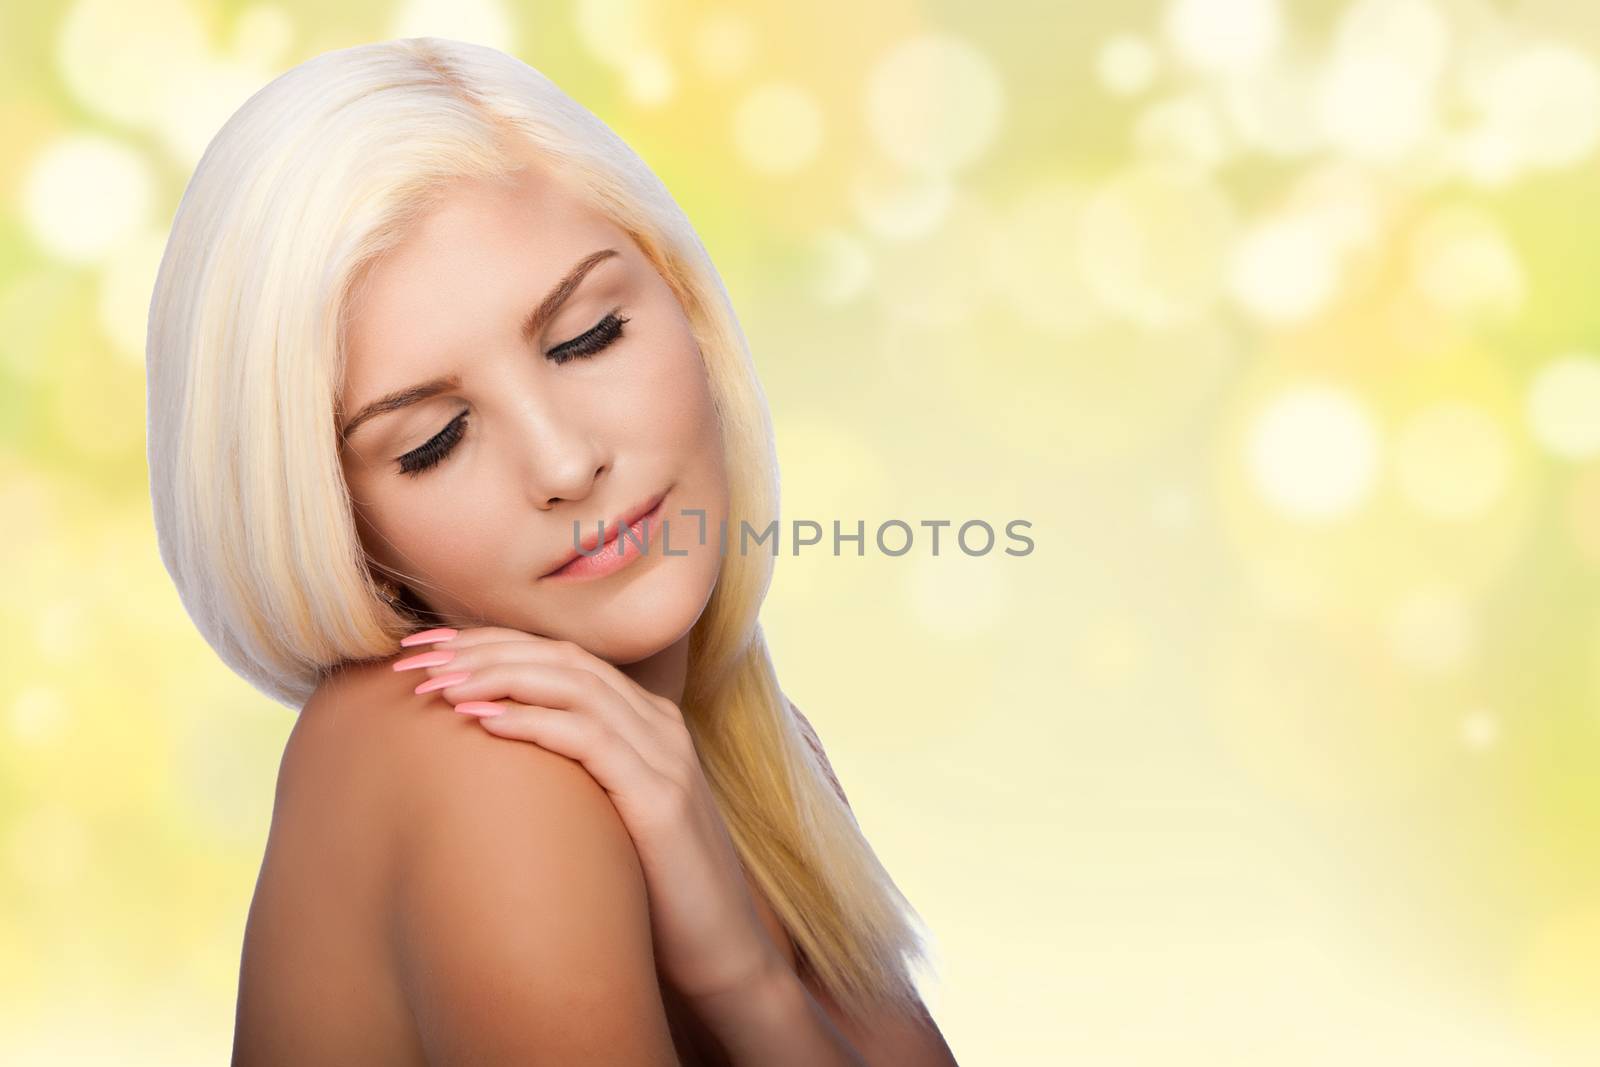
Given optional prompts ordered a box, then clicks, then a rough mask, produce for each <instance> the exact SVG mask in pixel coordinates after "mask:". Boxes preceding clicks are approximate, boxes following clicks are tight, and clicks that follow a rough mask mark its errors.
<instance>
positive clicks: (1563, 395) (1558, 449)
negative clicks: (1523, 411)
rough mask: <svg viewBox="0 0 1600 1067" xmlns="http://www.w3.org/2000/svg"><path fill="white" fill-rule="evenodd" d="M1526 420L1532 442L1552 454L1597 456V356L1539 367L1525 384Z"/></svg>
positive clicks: (1565, 357) (1599, 451)
mask: <svg viewBox="0 0 1600 1067" xmlns="http://www.w3.org/2000/svg"><path fill="white" fill-rule="evenodd" d="M1527 417H1528V428H1529V430H1531V431H1532V433H1533V436H1534V439H1535V440H1536V441H1538V442H1539V444H1541V445H1543V446H1544V447H1545V449H1546V450H1548V451H1549V452H1550V453H1551V454H1552V455H1555V456H1559V457H1561V458H1562V459H1588V458H1589V457H1591V456H1595V455H1600V357H1596V356H1594V355H1592V354H1590V353H1587V352H1574V353H1569V354H1567V355H1563V356H1558V357H1556V358H1555V359H1552V360H1550V361H1549V362H1547V363H1546V364H1544V366H1542V367H1540V368H1539V370H1538V372H1537V373H1535V374H1534V376H1533V380H1532V381H1531V382H1530V383H1529V385H1528V397H1527Z"/></svg>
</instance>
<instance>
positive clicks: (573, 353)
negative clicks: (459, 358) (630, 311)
mask: <svg viewBox="0 0 1600 1067" xmlns="http://www.w3.org/2000/svg"><path fill="white" fill-rule="evenodd" d="M619 310H621V309H619V308H613V309H612V310H610V311H608V312H606V314H605V317H604V318H602V319H601V320H600V321H599V322H597V323H595V325H594V326H593V327H591V328H590V329H589V330H587V331H585V332H584V333H581V334H579V335H578V336H577V337H574V338H573V339H572V340H570V341H563V342H561V343H560V344H558V345H556V346H555V347H553V348H551V349H550V350H549V351H547V352H546V353H545V358H546V359H548V360H550V361H551V362H552V363H555V364H556V365H557V366H559V365H561V364H563V363H567V362H569V361H570V360H574V359H587V358H589V357H590V356H593V355H596V354H597V353H599V352H601V351H603V350H604V349H606V348H609V347H610V346H611V345H612V344H614V343H615V342H616V341H617V339H618V338H620V337H621V336H622V324H623V323H625V322H627V321H628V320H627V319H625V318H619V317H618V316H617V311H619ZM466 427H467V413H466V412H465V411H463V412H462V413H461V414H459V415H457V416H456V417H455V418H453V419H451V420H450V422H449V423H447V424H446V425H445V428H444V429H442V430H440V431H439V432H438V433H437V434H435V435H434V436H433V437H432V438H430V439H429V440H428V441H427V442H426V443H425V444H422V445H419V446H418V447H416V448H414V449H412V450H411V451H410V452H407V453H406V454H405V455H403V456H401V457H400V473H401V474H406V475H411V476H413V477H414V476H416V475H418V474H421V473H422V472H423V471H426V470H428V469H429V468H431V467H433V466H436V465H437V464H438V463H440V462H441V461H442V460H443V459H444V458H445V457H446V456H448V455H449V454H450V453H451V452H452V451H454V450H455V447H456V445H457V444H458V443H460V441H461V438H462V436H463V435H464V434H465V433H466Z"/></svg>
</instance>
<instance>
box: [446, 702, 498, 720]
mask: <svg viewBox="0 0 1600 1067" xmlns="http://www.w3.org/2000/svg"><path fill="white" fill-rule="evenodd" d="M455 708H456V710H457V711H459V712H460V713H461V714H463V715H476V716H477V717H478V718H480V719H487V718H490V717H492V716H495V715H498V714H500V713H501V712H502V711H505V710H506V706H505V705H504V704H496V703H494V702H493V701H490V700H463V701H462V702H461V703H459V704H457V705H456V706H455Z"/></svg>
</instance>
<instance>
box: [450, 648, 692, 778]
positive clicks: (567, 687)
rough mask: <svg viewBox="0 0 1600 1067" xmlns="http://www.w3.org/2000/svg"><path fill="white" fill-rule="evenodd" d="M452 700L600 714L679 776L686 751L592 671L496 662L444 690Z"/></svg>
mask: <svg viewBox="0 0 1600 1067" xmlns="http://www.w3.org/2000/svg"><path fill="white" fill-rule="evenodd" d="M441 692H442V693H443V695H444V697H445V699H446V700H448V701H449V702H450V703H451V704H459V703H463V702H470V701H484V700H499V699H501V698H508V699H510V700H514V701H517V702H518V703H522V704H533V705H538V706H540V707H546V708H555V709H558V710H562V711H565V712H567V713H568V714H571V715H574V716H587V717H591V718H594V719H597V720H598V721H599V722H600V723H601V724H602V725H603V726H604V727H605V728H606V729H607V730H610V731H611V732H613V733H615V734H616V735H617V736H618V737H621V738H623V739H625V740H626V741H627V742H628V744H630V745H631V746H632V747H633V748H634V749H636V750H637V751H638V752H639V753H640V754H641V755H642V756H643V757H644V758H645V759H646V760H648V761H649V763H650V765H651V766H652V767H654V768H656V769H657V770H659V771H661V772H663V773H671V774H673V776H674V777H675V778H676V777H678V776H679V775H680V774H681V771H678V770H674V765H675V764H679V763H681V762H682V760H683V757H684V755H685V753H684V751H683V749H682V746H680V745H675V744H672V743H671V742H669V740H668V739H667V738H666V736H665V735H664V734H663V732H662V731H660V730H658V729H656V728H655V727H653V726H652V725H651V724H650V723H648V722H646V720H645V719H644V718H642V717H641V716H640V715H639V713H638V711H637V710H635V709H634V708H633V707H632V706H631V705H630V704H629V703H628V702H627V701H626V700H625V699H623V697H622V695H621V694H620V693H618V692H617V691H616V690H614V689H612V688H611V687H610V686H609V685H607V684H606V683H605V682H604V681H603V680H602V679H600V678H598V677H596V676H595V675H594V674H591V673H590V672H588V671H585V670H581V669H577V668H573V667H563V666H554V665H550V664H544V663H532V662H506V661H498V662H494V663H490V664H487V665H485V666H484V667H482V668H480V669H479V670H475V671H473V672H472V673H471V674H470V675H468V676H467V677H466V678H465V679H463V680H461V681H459V682H457V683H455V684H454V685H450V686H448V687H446V688H445V689H443V690H441Z"/></svg>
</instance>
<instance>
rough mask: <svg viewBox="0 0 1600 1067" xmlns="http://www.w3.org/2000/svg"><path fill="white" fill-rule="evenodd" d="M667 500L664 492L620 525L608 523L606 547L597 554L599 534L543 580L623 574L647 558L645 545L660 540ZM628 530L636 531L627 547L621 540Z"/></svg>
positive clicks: (583, 543)
mask: <svg viewBox="0 0 1600 1067" xmlns="http://www.w3.org/2000/svg"><path fill="white" fill-rule="evenodd" d="M666 499H667V491H666V490H663V491H662V492H661V493H660V494H658V495H657V496H655V497H652V498H651V499H650V500H647V501H645V502H644V503H643V504H640V505H638V506H637V507H635V508H633V509H631V510H630V511H628V512H626V513H624V514H623V515H622V516H620V517H619V518H618V519H617V520H616V521H614V522H607V523H606V524H605V543H604V546H603V547H600V548H599V550H598V551H596V546H597V545H599V544H600V535H599V533H598V532H596V533H594V534H591V535H589V536H587V537H585V538H584V539H583V541H582V542H581V544H582V546H583V552H574V553H572V555H571V556H569V557H567V560H566V562H564V563H562V564H561V565H560V566H559V567H557V568H555V569H554V570H552V571H549V572H547V573H546V574H545V575H544V576H543V577H545V578H598V577H600V576H602V575H606V574H610V573H612V572H613V571H617V570H621V569H622V568H623V567H625V566H627V565H628V564H629V563H631V562H632V561H633V560H634V559H636V558H638V557H639V556H641V555H643V554H644V551H643V550H641V549H640V548H639V546H640V545H641V544H651V543H653V542H654V541H655V540H658V539H659V537H660V528H661V523H660V511H661V505H662V503H663V502H665V500H666ZM624 526H627V527H630V528H631V529H632V530H633V534H632V537H631V539H630V540H629V541H628V542H627V543H623V542H622V541H621V540H620V535H621V533H622V528H623V527H624ZM584 553H591V554H590V555H585V554H584Z"/></svg>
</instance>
